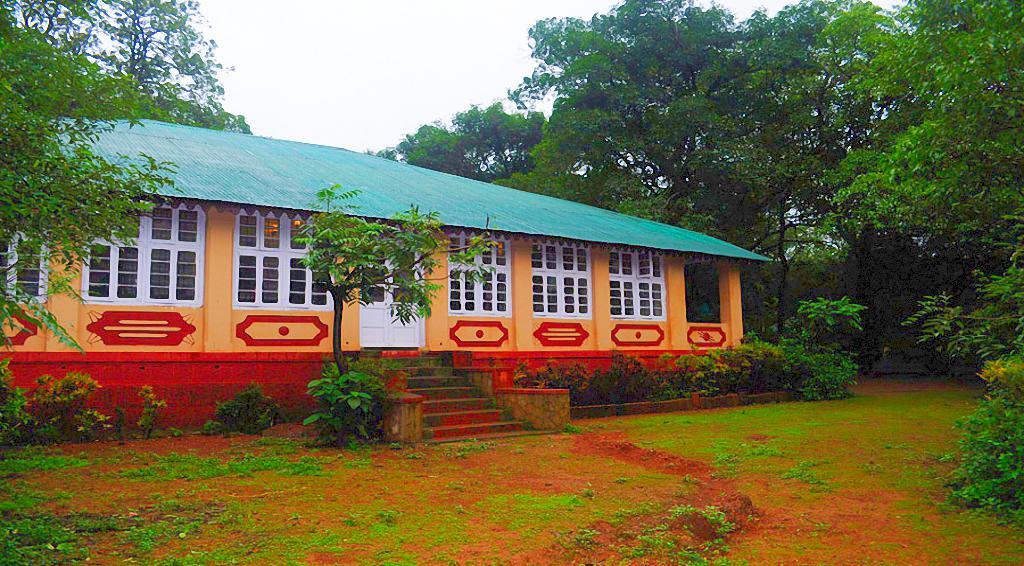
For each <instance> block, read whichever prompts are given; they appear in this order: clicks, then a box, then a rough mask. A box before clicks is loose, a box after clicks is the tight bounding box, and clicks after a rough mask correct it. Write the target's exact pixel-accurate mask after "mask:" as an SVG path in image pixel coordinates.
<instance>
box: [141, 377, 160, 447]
mask: <svg viewBox="0 0 1024 566" xmlns="http://www.w3.org/2000/svg"><path fill="white" fill-rule="evenodd" d="M139 398H140V399H142V415H140V416H139V422H138V424H139V428H140V429H142V436H143V438H149V437H151V436H153V429H154V428H155V427H156V419H157V417H158V416H159V415H160V409H163V408H164V407H166V406H167V401H164V400H163V399H158V398H157V396H156V393H153V388H152V387H150V386H148V385H144V386H143V387H142V389H140V390H139Z"/></svg>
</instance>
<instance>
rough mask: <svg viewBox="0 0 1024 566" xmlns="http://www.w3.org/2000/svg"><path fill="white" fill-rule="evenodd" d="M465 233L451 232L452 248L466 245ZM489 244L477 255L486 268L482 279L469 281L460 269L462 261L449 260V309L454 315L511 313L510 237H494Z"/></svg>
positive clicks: (503, 314) (477, 263) (477, 258)
mask: <svg viewBox="0 0 1024 566" xmlns="http://www.w3.org/2000/svg"><path fill="white" fill-rule="evenodd" d="M467 241H468V237H467V236H466V235H465V234H454V235H450V236H449V246H450V249H459V248H462V247H463V246H465V245H466V243H467ZM495 244H496V246H494V247H492V248H489V249H488V250H487V251H486V252H484V253H482V254H480V255H479V256H477V257H476V258H475V259H474V262H475V264H476V265H480V266H483V267H485V268H487V271H486V272H485V273H484V276H483V281H469V280H468V278H467V276H466V274H465V273H463V272H462V271H460V270H459V264H456V263H453V262H448V312H449V313H450V314H454V315H483V316H487V315H490V316H512V311H511V309H510V307H509V298H510V294H509V282H510V281H511V280H512V278H511V275H510V270H509V251H508V241H507V240H495Z"/></svg>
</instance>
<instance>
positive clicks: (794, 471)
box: [782, 460, 830, 491]
mask: <svg viewBox="0 0 1024 566" xmlns="http://www.w3.org/2000/svg"><path fill="white" fill-rule="evenodd" d="M818 464H819V462H817V461H816V460H803V461H800V462H797V464H796V465H795V466H793V467H792V468H790V469H789V471H787V472H785V473H784V474H782V477H783V478H785V479H794V480H799V481H802V482H804V483H806V484H808V485H811V486H813V489H812V491H827V490H829V489H830V487H829V485H828V482H826V481H825V480H824V479H823V478H822V477H821V476H819V475H818V474H817V472H815V471H814V470H812V469H811V468H813V467H815V466H817V465H818Z"/></svg>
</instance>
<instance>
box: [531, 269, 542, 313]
mask: <svg viewBox="0 0 1024 566" xmlns="http://www.w3.org/2000/svg"><path fill="white" fill-rule="evenodd" d="M533 312H544V278H543V277H541V276H540V275H534V276H533Z"/></svg>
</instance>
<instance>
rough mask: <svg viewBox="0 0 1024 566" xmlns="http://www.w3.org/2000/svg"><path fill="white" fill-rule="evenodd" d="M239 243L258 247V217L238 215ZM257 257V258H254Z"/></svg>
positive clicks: (249, 246)
mask: <svg viewBox="0 0 1024 566" xmlns="http://www.w3.org/2000/svg"><path fill="white" fill-rule="evenodd" d="M238 245H239V246H245V247H248V248H253V247H256V217H255V216H239V217H238ZM254 259H255V258H254Z"/></svg>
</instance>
